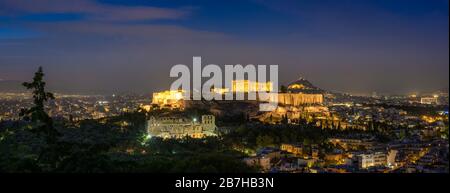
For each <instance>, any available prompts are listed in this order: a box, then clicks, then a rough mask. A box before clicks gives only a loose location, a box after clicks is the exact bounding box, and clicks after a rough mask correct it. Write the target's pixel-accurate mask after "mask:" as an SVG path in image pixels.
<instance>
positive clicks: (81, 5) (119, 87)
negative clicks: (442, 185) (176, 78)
mask: <svg viewBox="0 0 450 193" xmlns="http://www.w3.org/2000/svg"><path fill="white" fill-rule="evenodd" d="M0 18H1V20H0V25H1V27H0V81H1V82H3V83H5V82H8V81H15V82H19V83H20V82H22V81H25V80H28V78H29V77H30V76H32V74H33V72H34V71H35V70H36V69H37V67H38V66H43V67H44V69H45V71H46V75H47V78H48V85H49V88H50V89H52V90H55V91H64V92H80V93H95V92H101V93H127V92H132V93H151V92H154V91H158V90H163V89H165V88H167V87H168V86H169V85H170V83H171V82H172V81H173V79H171V78H169V71H170V68H171V67H172V66H173V65H176V64H186V65H188V66H189V65H191V64H192V56H202V57H203V58H204V63H205V65H206V64H210V63H212V64H218V65H225V64H227V65H235V64H242V65H245V64H260V65H273V64H277V65H279V68H280V72H279V73H280V75H282V76H280V84H284V85H286V84H289V83H290V82H292V81H293V80H295V79H297V78H298V77H299V76H303V77H305V78H306V79H308V80H310V81H311V82H313V83H314V84H315V85H317V86H318V87H320V88H323V89H325V90H331V91H339V92H347V93H351V94H370V93H372V92H374V91H375V92H377V93H380V94H383V93H387V94H408V93H411V92H434V91H437V90H441V91H445V92H448V81H449V77H448V73H447V72H448V70H449V69H448V67H449V66H448V63H449V56H448V51H449V50H448V1H445V0H443V1H440V0H436V1H432V2H428V1H395V2H394V1H363V2H361V1H343V2H342V1H340V2H335V1H314V2H313V1H284V2H282V3H280V2H277V1H259V0H250V1H239V2H237V1H227V2H214V3H211V2H207V1H174V2H171V3H168V2H164V1H152V2H148V1H127V3H123V2H120V1H114V0H102V1H94V0H83V1H80V2H78V3H77V4H76V5H74V4H72V3H71V2H70V1H51V0H48V1H45V2H42V3H41V4H39V5H33V6H30V5H29V4H26V1H10V0H6V1H2V2H1V3H0Z"/></svg>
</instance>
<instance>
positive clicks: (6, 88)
mask: <svg viewBox="0 0 450 193" xmlns="http://www.w3.org/2000/svg"><path fill="white" fill-rule="evenodd" d="M23 91H25V88H24V87H23V86H22V82H21V81H16V80H0V92H23Z"/></svg>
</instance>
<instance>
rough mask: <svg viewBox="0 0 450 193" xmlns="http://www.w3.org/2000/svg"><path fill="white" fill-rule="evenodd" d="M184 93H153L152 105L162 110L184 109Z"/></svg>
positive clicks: (169, 91) (173, 91) (172, 91)
mask: <svg viewBox="0 0 450 193" xmlns="http://www.w3.org/2000/svg"><path fill="white" fill-rule="evenodd" d="M183 94H184V92H183V91H178V90H167V91H163V92H155V93H153V98H152V104H154V105H158V106H159V107H161V108H169V109H175V108H180V109H182V108H184V100H183Z"/></svg>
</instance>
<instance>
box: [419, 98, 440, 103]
mask: <svg viewBox="0 0 450 193" xmlns="http://www.w3.org/2000/svg"><path fill="white" fill-rule="evenodd" d="M420 103H421V104H427V105H431V104H437V103H438V97H422V98H420Z"/></svg>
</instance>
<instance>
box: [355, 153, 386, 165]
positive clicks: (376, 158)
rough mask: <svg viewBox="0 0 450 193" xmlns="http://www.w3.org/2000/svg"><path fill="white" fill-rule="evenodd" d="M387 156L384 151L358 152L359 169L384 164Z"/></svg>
mask: <svg viewBox="0 0 450 193" xmlns="http://www.w3.org/2000/svg"><path fill="white" fill-rule="evenodd" d="M386 163H387V156H386V153H384V152H375V153H369V154H360V155H359V156H358V165H359V168H361V169H366V168H370V167H374V166H386Z"/></svg>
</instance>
